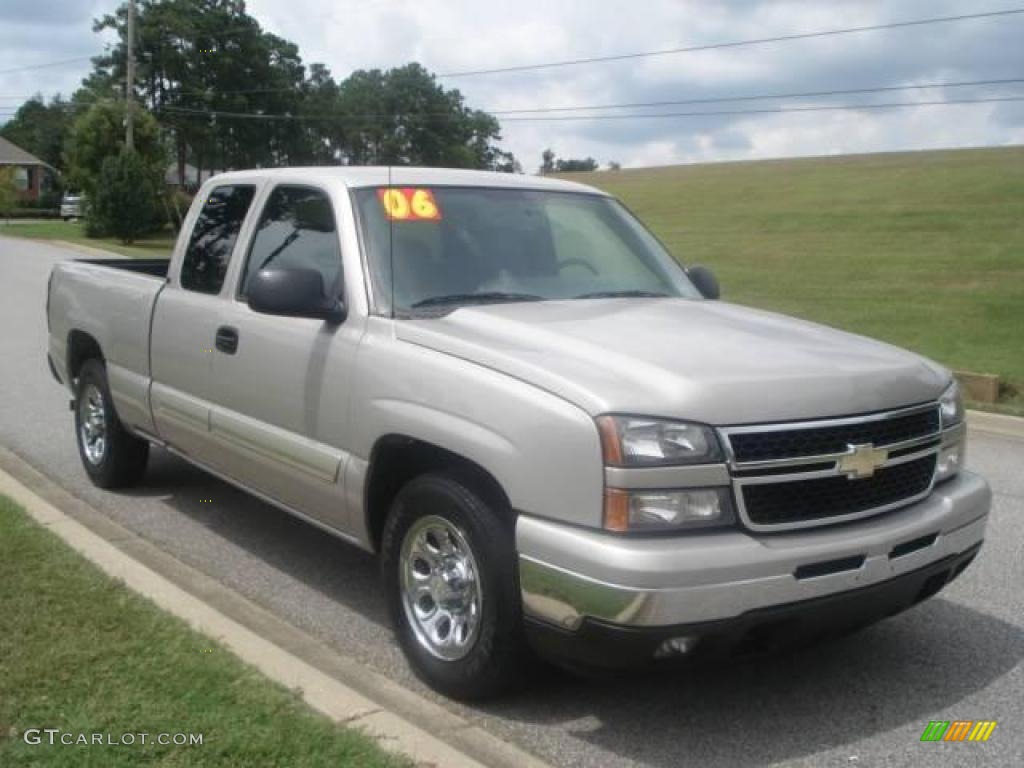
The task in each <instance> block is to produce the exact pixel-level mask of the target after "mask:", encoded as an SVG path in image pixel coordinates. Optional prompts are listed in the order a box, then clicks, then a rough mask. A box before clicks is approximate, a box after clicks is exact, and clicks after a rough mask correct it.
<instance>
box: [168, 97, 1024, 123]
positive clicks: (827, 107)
mask: <svg viewBox="0 0 1024 768" xmlns="http://www.w3.org/2000/svg"><path fill="white" fill-rule="evenodd" d="M1013 101H1024V96H997V97H991V98H981V99H942V100H935V101H894V102H882V103H878V104H821V105H812V106H806V107H772V108H767V107H766V108H762V109H725V110H706V111H701V112H646V113H641V114H631V115H558V116H554V117H509V118H506V122H562V121H570V120H575V121H579V120H635V119H645V118H667V117H715V116H724V115H765V114H785V113H789V112H828V111H858V110H865V109H897V108H913V107H934V106H945V105H956V104H992V103H998V102H1013ZM158 111H164V112H170V113H172V114H175V115H192V116H195V117H223V118H230V119H242V120H282V121H288V120H298V121H314V122H316V121H324V120H329V121H345V120H369V119H380V118H383V117H407V116H412V117H429V116H430V115H429V114H426V115H424V114H422V113H420V114H418V113H415V112H412V113H396V114H394V115H381V114H364V115H352V114H337V115H267V114H258V113H254V112H223V111H217V110H203V109H189V108H187V107H169V106H168V107H162V108H161V109H160V110H158Z"/></svg>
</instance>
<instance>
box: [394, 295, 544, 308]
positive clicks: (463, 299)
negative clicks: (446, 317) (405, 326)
mask: <svg viewBox="0 0 1024 768" xmlns="http://www.w3.org/2000/svg"><path fill="white" fill-rule="evenodd" d="M505 301H544V297H543V296H536V295H534V294H532V293H503V292H501V291H485V292H483V293H452V294H448V295H447V296H431V297H430V298H429V299H423V300H422V301H417V302H416V303H415V304H413V305H412V308H413V309H421V308H423V307H440V306H444V305H446V304H500V303H502V302H505Z"/></svg>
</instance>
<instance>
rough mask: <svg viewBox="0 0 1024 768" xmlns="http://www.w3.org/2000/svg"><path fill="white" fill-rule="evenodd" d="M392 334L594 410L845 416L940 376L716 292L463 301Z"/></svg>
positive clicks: (904, 397) (932, 389) (903, 356)
mask: <svg viewBox="0 0 1024 768" xmlns="http://www.w3.org/2000/svg"><path fill="white" fill-rule="evenodd" d="M396 333H397V335H398V338H399V339H401V340H403V341H407V342H410V343H413V344H417V345H420V346H423V347H427V348H430V349H434V350H437V351H438V352H443V353H446V354H450V355H454V356H456V357H459V358H462V359H465V360H468V361H470V362H473V363H476V364H478V365H483V366H486V367H488V368H492V369H494V370H496V371H501V372H502V373H505V374H507V375H509V376H513V377H516V378H518V379H521V380H523V381H526V382H528V383H530V384H532V385H534V386H537V387H540V388H542V389H545V390H548V391H550V392H552V393H554V394H556V395H559V396H561V397H563V398H565V399H567V400H569V401H571V402H573V403H575V404H577V405H578V406H580V407H581V408H583V409H585V410H586V411H588V412H589V413H591V414H592V415H597V414H600V413H632V414H638V415H650V416H665V417H676V418H681V419H689V420H692V421H699V422H703V423H706V424H713V425H719V426H721V425H728V424H744V423H748V424H749V423H758V422H769V421H786V420H799V419H813V418H822V417H830V416H843V415H850V414H856V413H866V412H870V411H878V410H885V409H889V408H896V407H900V406H906V405H913V404H916V403H921V402H925V401H928V400H934V399H936V398H937V397H938V396H939V395H940V394H941V393H942V390H943V388H944V387H945V386H946V385H947V384H948V382H949V379H950V374H949V372H948V371H946V370H945V369H943V368H942V367H940V366H938V365H935V364H934V363H931V362H929V361H928V360H926V359H924V358H922V357H920V356H918V355H915V354H912V353H910V352H907V351H905V350H902V349H899V348H897V347H893V346H891V345H889V344H883V343H881V342H878V341H873V340H871V339H867V338H864V337H862V336H855V335H853V334H849V333H844V332H842V331H837V330H835V329H833V328H828V327H826V326H822V325H817V324H814V323H809V322H805V321H802V320H796V319H793V318H790V317H785V316H783V315H778V314H774V313H770V312H763V311H760V310H754V309H749V308H746V307H741V306H737V305H735V304H728V303H725V302H720V301H699V300H688V299H600V300H578V301H546V302H532V303H516V304H497V305H488V306H481V307H463V308H459V309H457V310H455V311H454V312H451V313H450V314H448V315H446V316H444V317H439V318H423V319H412V320H404V321H400V322H399V323H398V324H397V329H396Z"/></svg>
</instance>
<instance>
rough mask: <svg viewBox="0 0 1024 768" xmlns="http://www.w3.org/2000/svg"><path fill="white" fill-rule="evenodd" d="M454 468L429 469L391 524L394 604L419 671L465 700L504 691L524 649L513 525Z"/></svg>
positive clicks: (385, 563)
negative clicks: (454, 474)
mask: <svg viewBox="0 0 1024 768" xmlns="http://www.w3.org/2000/svg"><path fill="white" fill-rule="evenodd" d="M499 513H500V510H495V509H492V508H491V507H490V505H488V504H487V502H485V501H484V500H483V499H482V498H481V496H480V495H478V494H477V493H476V492H475V491H474V490H473V489H472V488H471V484H465V483H463V482H461V481H460V480H459V479H457V478H455V477H451V476H448V475H440V474H430V475H423V476H420V477H417V478H415V479H414V480H411V481H410V482H409V483H408V484H407V485H406V486H405V487H404V488H403V489H402V490H401V491H400V492H399V493H398V496H397V497H396V498H395V501H394V503H393V505H392V508H391V512H390V515H389V516H388V520H387V523H386V525H385V529H384V536H383V541H382V546H381V550H382V567H383V572H384V573H383V575H384V585H385V589H386V592H387V599H388V606H389V609H390V612H391V617H392V621H393V623H394V626H395V632H396V634H397V636H398V640H399V643H400V645H401V647H402V650H403V651H404V652H405V655H406V658H408V660H409V663H410V664H411V666H412V668H413V670H414V671H415V672H416V674H417V675H419V677H420V678H422V679H423V680H424V682H426V683H427V684H428V685H430V686H431V687H432V688H434V689H435V690H437V691H439V692H441V693H443V694H445V695H447V696H451V697H453V698H458V699H481V698H485V697H488V696H493V695H496V694H498V693H500V692H502V691H504V690H506V689H507V688H509V687H510V686H511V684H512V683H513V681H515V680H516V679H517V678H518V677H519V672H520V670H521V668H522V664H523V661H524V658H525V654H526V651H525V644H524V642H523V639H522V638H523V635H522V619H521V608H520V601H519V595H518V592H517V586H516V584H517V582H516V569H515V553H514V547H513V542H512V533H511V531H510V530H509V526H508V524H507V523H506V522H504V521H503V520H502V519H501V518H500V517H499Z"/></svg>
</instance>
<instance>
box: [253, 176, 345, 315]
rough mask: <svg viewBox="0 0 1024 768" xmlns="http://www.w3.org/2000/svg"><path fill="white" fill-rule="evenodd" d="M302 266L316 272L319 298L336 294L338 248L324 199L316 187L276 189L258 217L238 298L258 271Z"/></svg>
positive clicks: (328, 205)
mask: <svg viewBox="0 0 1024 768" xmlns="http://www.w3.org/2000/svg"><path fill="white" fill-rule="evenodd" d="M268 268H279V269H286V268H303V269H314V270H316V271H317V272H319V273H320V276H321V278H322V279H323V284H324V294H325V295H327V296H337V295H338V294H339V293H340V290H341V247H340V245H339V244H338V230H337V226H336V225H335V221H334V209H333V207H332V206H331V201H330V198H328V197H327V195H326V194H325V193H324V192H322V191H321V190H319V189H312V188H310V187H290V186H280V187H277V188H276V189H275V190H274V191H273V192H271V194H270V197H269V198H268V199H267V204H266V205H265V206H264V208H263V212H262V213H261V214H260V220H259V223H258V224H257V225H256V233H255V234H254V235H253V239H252V245H251V246H250V248H249V256H248V258H247V260H246V262H245V271H244V272H243V273H242V280H241V283H240V285H241V288H240V290H239V295H240V296H243V297H244V296H246V295H247V293H248V286H249V281H250V280H251V279H252V276H253V275H255V274H256V273H257V272H259V271H260V270H261V269H268Z"/></svg>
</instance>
